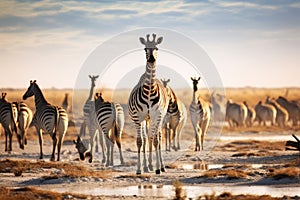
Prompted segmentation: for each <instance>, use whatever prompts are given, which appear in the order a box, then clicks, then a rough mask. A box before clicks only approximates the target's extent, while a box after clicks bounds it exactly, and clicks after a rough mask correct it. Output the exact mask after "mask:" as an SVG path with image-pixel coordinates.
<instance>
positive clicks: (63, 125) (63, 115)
mask: <svg viewBox="0 0 300 200" xmlns="http://www.w3.org/2000/svg"><path fill="white" fill-rule="evenodd" d="M31 96H34V101H35V107H36V111H35V113H34V116H33V123H34V125H35V127H36V130H37V132H38V136H39V144H40V159H43V135H42V134H43V132H45V133H49V134H50V136H51V138H52V141H53V150H52V155H51V159H50V160H51V161H55V149H56V146H57V161H59V160H60V150H61V146H62V143H63V140H64V136H65V134H66V132H67V128H68V114H67V112H66V111H65V110H64V109H63V108H61V107H57V106H53V105H51V104H50V103H48V102H47V100H46V99H45V97H44V95H43V93H42V91H41V89H40V88H39V86H38V84H37V83H36V80H34V81H32V80H31V81H30V86H29V87H28V89H27V91H26V92H25V94H24V95H23V100H26V99H27V98H29V97H31ZM57 137H58V139H57Z"/></svg>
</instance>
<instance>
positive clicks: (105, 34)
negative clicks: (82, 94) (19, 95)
mask: <svg viewBox="0 0 300 200" xmlns="http://www.w3.org/2000/svg"><path fill="white" fill-rule="evenodd" d="M299 19H300V2H299V1H291V0H268V1H267V0H257V1H256V0H254V1H238V0H237V1H235V0H232V1H222V0H220V1H219V0H216V1H209V0H208V1H196V0H181V1H173V0H153V1H152V0H146V1H96V0H94V1H93V0H90V1H72V0H69V1H55V0H41V1H30V0H1V1H0V63H1V67H0V88H26V87H28V85H29V81H30V80H31V79H36V80H37V82H38V83H39V84H40V86H41V87H43V88H52V87H54V88H73V87H74V85H75V83H76V80H77V76H78V73H80V70H81V69H82V66H83V64H84V63H85V62H86V60H87V58H88V57H89V55H90V54H91V53H92V52H93V51H94V50H95V49H96V48H97V47H99V46H101V44H103V43H104V42H106V41H108V40H110V39H111V38H113V37H115V36H117V35H119V34H122V33H124V32H127V31H132V30H135V29H141V28H148V27H157V28H164V29H168V30H173V31H176V32H178V33H180V34H182V35H185V36H186V37H188V38H190V39H192V40H193V41H195V42H196V43H197V44H198V45H199V46H200V47H201V48H203V49H204V50H205V52H206V53H207V55H208V56H209V57H210V58H211V60H212V62H213V63H214V65H215V67H216V68H217V71H218V73H219V75H220V77H221V79H222V81H223V85H224V86H225V87H300V79H299V75H300V59H299V55H300V20H299ZM141 36H142V35H137V36H136V40H137V42H138V38H139V37H141ZM143 37H145V36H143ZM167 37H168V36H167V35H165V36H164V38H165V39H166V40H167ZM137 44H139V43H137ZM163 45H164V43H162V44H161V47H162V48H163ZM137 48H140V49H141V51H142V49H143V47H142V46H138V45H137ZM104 54H105V53H104ZM143 54H144V53H143V51H142V53H141V55H140V56H143ZM138 55H139V54H138ZM163 55H164V54H163V53H162V54H161V55H159V56H163ZM101 56H103V57H105V55H101ZM129 57H130V56H129ZM143 59H144V58H143ZM157 62H158V63H159V59H158V61H157ZM144 65H145V61H143V60H141V63H140V64H138V66H144ZM128 70H129V71H130V70H132V69H128ZM174 70H175V71H177V69H174ZM129 71H128V72H129ZM137 71H138V70H137ZM125 74H126V73H125ZM124 76H125V75H124ZM191 76H194V75H193V74H192V73H191ZM125 79H126V78H124V80H125ZM119 81H120V80H116V82H119ZM108 84H109V83H108ZM116 84H117V83H116ZM187 84H188V83H187ZM86 85H87V87H88V86H89V85H90V82H89V79H88V77H87V80H86ZM126 86H127V85H126V81H125V82H124V81H123V82H122V87H126ZM128 87H131V85H130V84H128Z"/></svg>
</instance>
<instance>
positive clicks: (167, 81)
mask: <svg viewBox="0 0 300 200" xmlns="http://www.w3.org/2000/svg"><path fill="white" fill-rule="evenodd" d="M160 80H161V82H162V84H163V85H164V87H167V85H168V83H169V82H170V79H168V80H167V79H160Z"/></svg>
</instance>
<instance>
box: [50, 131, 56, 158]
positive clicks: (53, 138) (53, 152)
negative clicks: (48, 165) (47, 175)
mask: <svg viewBox="0 0 300 200" xmlns="http://www.w3.org/2000/svg"><path fill="white" fill-rule="evenodd" d="M51 137H52V142H53V148H52V155H51V158H50V160H51V161H55V150H56V145H57V136H56V132H54V133H52V135H51Z"/></svg>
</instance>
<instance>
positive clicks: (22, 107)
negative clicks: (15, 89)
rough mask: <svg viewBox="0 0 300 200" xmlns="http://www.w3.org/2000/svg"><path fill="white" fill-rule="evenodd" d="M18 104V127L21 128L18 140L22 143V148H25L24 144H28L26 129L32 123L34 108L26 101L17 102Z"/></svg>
mask: <svg viewBox="0 0 300 200" xmlns="http://www.w3.org/2000/svg"><path fill="white" fill-rule="evenodd" d="M17 106H18V128H19V130H20V132H19V134H18V141H19V144H20V148H21V149H24V146H25V145H27V139H26V134H27V132H26V131H27V129H28V128H29V126H30V124H31V121H32V117H33V113H32V110H31V109H30V108H29V107H28V106H27V104H26V103H24V102H20V103H17Z"/></svg>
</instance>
